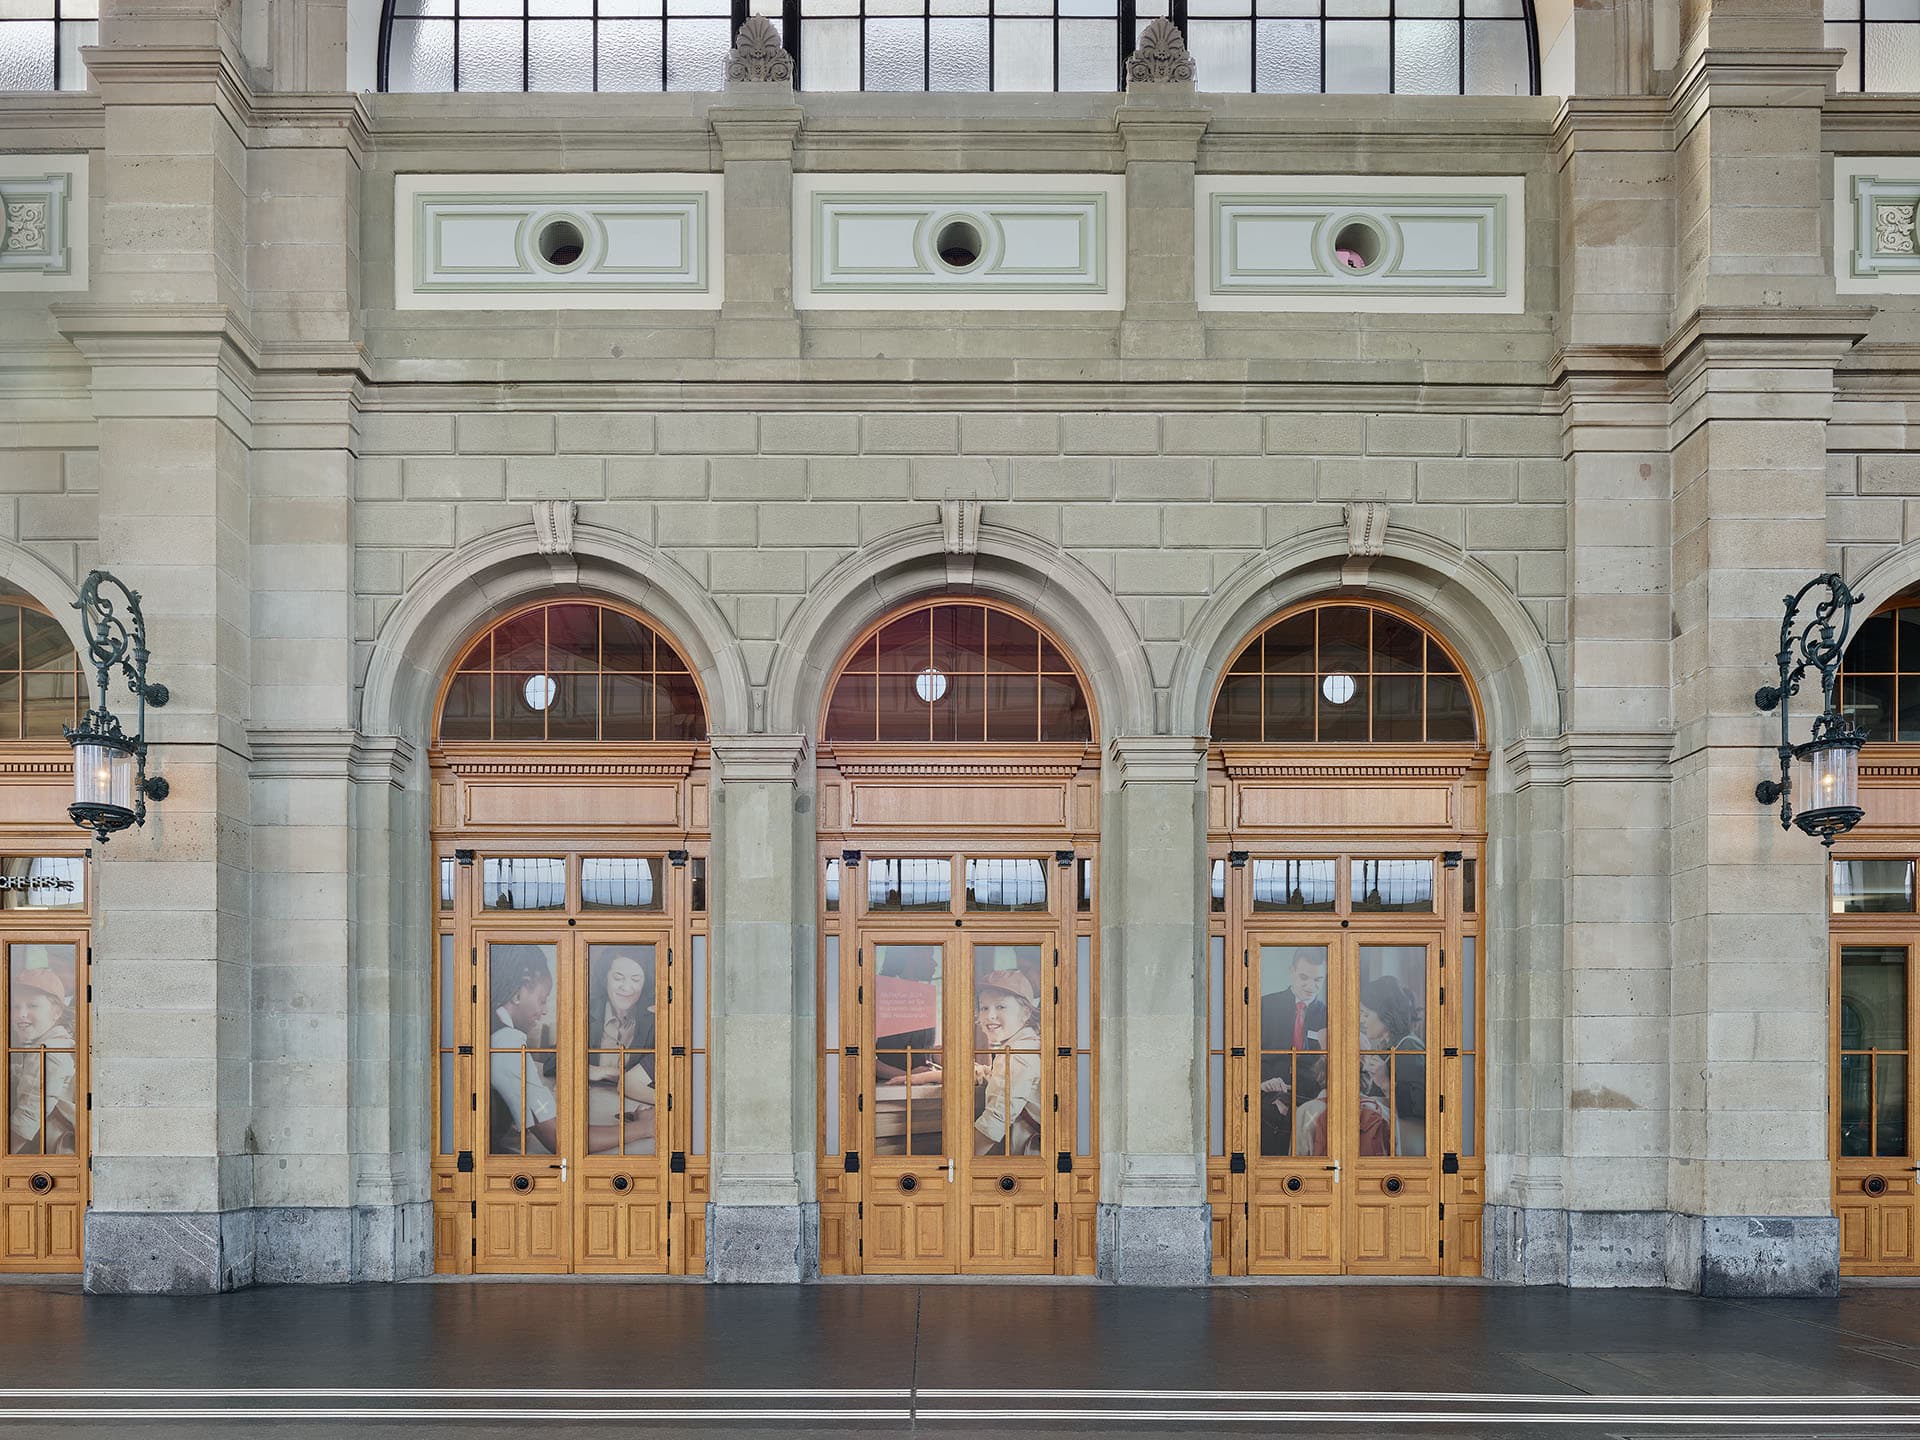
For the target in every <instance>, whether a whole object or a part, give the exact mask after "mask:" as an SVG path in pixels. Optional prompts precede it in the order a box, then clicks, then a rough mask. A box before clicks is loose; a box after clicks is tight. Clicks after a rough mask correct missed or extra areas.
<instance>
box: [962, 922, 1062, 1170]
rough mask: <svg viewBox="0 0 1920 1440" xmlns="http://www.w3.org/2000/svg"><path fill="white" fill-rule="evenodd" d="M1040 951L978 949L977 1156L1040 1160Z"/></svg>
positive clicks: (1034, 948)
mask: <svg viewBox="0 0 1920 1440" xmlns="http://www.w3.org/2000/svg"><path fill="white" fill-rule="evenodd" d="M1040 957H1041V947H1040V946H1038V945H975V946H974V947H973V977H972V978H973V1005H974V1028H973V1043H974V1054H973V1136H972V1144H973V1153H974V1154H975V1155H1038V1154H1040V1152H1041V1148H1042V1147H1041V1143H1040V1136H1041V1130H1042V1117H1043V1116H1044V1114H1045V1109H1044V1101H1043V1099H1042V1090H1043V1088H1044V1087H1043V1078H1044V1077H1043V1075H1042V1065H1041V1057H1042V1055H1043V1053H1044V1052H1043V1051H1042V1049H1041V1039H1040V1032H1041V1002H1040Z"/></svg>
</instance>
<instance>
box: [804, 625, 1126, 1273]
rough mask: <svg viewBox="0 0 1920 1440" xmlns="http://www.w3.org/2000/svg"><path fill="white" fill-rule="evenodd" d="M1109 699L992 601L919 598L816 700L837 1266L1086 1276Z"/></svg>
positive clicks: (852, 651) (830, 1245) (828, 1200)
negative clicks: (1099, 703) (820, 702)
mask: <svg viewBox="0 0 1920 1440" xmlns="http://www.w3.org/2000/svg"><path fill="white" fill-rule="evenodd" d="M1097 733H1098V728H1097V719H1096V716H1095V715H1094V713H1093V709H1092V705H1091V702H1090V700H1089V698H1088V688H1087V685H1086V681H1085V677H1084V676H1083V674H1082V673H1081V671H1080V669H1079V667H1078V665H1077V664H1076V662H1075V661H1074V659H1073V658H1072V657H1071V656H1070V655H1069V654H1068V652H1067V650H1066V648H1065V647H1064V646H1063V645H1062V644H1061V643H1060V642H1059V640H1058V639H1057V638H1056V637H1055V636H1053V635H1052V634H1050V633H1049V632H1048V631H1047V630H1046V629H1045V628H1044V627H1042V626H1040V625H1039V624H1037V623H1036V622H1035V621H1034V620H1032V619H1031V618H1029V617H1028V616H1026V615H1024V614H1021V613H1019V612H1017V611H1015V610H1013V609H1012V608H1010V607H1008V606H1005V605H1002V604H1000V603H998V602H995V601H989V600H980V599H973V598H958V597H943V598H939V599H931V600H925V601H921V602H917V603H914V604H910V605H907V606H905V607H903V608H901V609H898V610H895V611H894V612H893V613H891V614H889V615H888V616H886V617H885V618H884V619H882V620H880V621H879V622H878V623H876V624H874V625H872V626H870V627H869V628H868V629H867V630H866V631H865V632H863V633H862V634H861V635H860V636H859V637H858V639H857V640H855V642H854V643H853V644H852V645H851V646H850V647H849V648H848V650H847V652H846V654H845V655H844V656H843V657H842V659H841V661H840V664H839V667H838V669H837V671H836V672H835V675H834V678H833V680H832V683H831V684H830V685H829V687H828V690H827V698H826V703H825V707H824V712H823V714H822V717H821V729H820V735H821V743H820V747H819V760H818V765H819V770H818V776H817V795H818V801H819V836H820V851H819V886H820V889H819V914H820V932H821V951H820V992H819V1017H820V1018H819V1032H818V1033H819V1044H820V1052H819V1053H820V1057H821V1063H820V1067H819V1074H820V1087H821V1088H820V1093H819V1114H820V1125H819V1146H820V1176H819V1182H820V1189H819V1193H820V1233H821V1269H822V1271H823V1272H824V1273H827V1274H842V1275H853V1274H889V1273H891V1274H938V1273H968V1274H1038V1275H1048V1274H1091V1273H1092V1272H1093V1263H1094V1248H1093V1234H1094V1211H1095V1206H1096V1202H1097V1199H1098V1175H1097V1168H1096V1160H1095V1157H1096V1155H1097V1153H1098V1150H1097V1136H1096V1134H1095V1116H1096V1115H1097V1113H1098V1105H1097V1100H1096V1096H1095V1094H1094V1086H1095V1078H1094V1077H1095V1075H1096V1073H1097V1069H1098V1066H1097V1064H1096V1055H1097V1046H1098V1036H1097V1034H1096V1032H1095V1017H1096V1016H1097V1014H1098V1013H1099V1008H1098V1003H1097V1002H1098V994H1097V987H1098V984H1099V979H1098V956H1097V953H1096V951H1097V944H1098V933H1099V932H1098V926H1097V913H1096V907H1097V903H1098V896H1097V894H1096V893H1095V881H1094V876H1095V873H1096V870H1097V868H1098V867H1097V865H1096V863H1095V861H1096V859H1097V856H1096V846H1097V841H1098V834H1099V813H1098V812H1099V751H1098V747H1097V745H1096V743H1095V737H1096V735H1097Z"/></svg>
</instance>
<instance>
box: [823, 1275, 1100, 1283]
mask: <svg viewBox="0 0 1920 1440" xmlns="http://www.w3.org/2000/svg"><path fill="white" fill-rule="evenodd" d="M817 1283H818V1284H821V1285H1108V1284H1111V1283H1112V1282H1110V1281H1107V1280H1102V1279H1101V1278H1100V1277H1099V1276H1098V1275H822V1276H821V1277H820V1279H819V1281H818V1282H817Z"/></svg>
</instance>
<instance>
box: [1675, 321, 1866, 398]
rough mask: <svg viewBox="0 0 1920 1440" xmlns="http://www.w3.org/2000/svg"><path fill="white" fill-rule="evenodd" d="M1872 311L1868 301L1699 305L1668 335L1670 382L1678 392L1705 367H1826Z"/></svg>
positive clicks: (1846, 348)
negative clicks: (1792, 304)
mask: <svg viewBox="0 0 1920 1440" xmlns="http://www.w3.org/2000/svg"><path fill="white" fill-rule="evenodd" d="M1875 313H1876V312H1875V309H1874V307H1873V306H1871V305H1828V306H1821V307H1818V308H1813V307H1808V306H1790V307H1788V306H1765V305H1756V306H1748V305H1702V306H1700V307H1699V308H1698V309H1696V310H1694V311H1693V313H1692V314H1690V315H1688V316H1687V317H1686V318H1685V319H1684V320H1682V321H1681V323H1680V325H1679V326H1678V328H1676V329H1675V330H1674V332H1673V334H1672V335H1670V336H1669V337H1668V338H1667V342H1666V345H1665V347H1664V356H1665V361H1666V368H1667V371H1668V375H1669V377H1670V378H1669V382H1668V383H1669V384H1670V385H1671V387H1672V388H1673V389H1674V391H1675V392H1676V393H1677V392H1678V391H1679V390H1680V389H1681V387H1682V385H1683V384H1684V382H1685V380H1686V379H1688V378H1690V377H1691V375H1692V373H1693V372H1694V371H1696V370H1697V369H1699V368H1700V367H1702V366H1705V365H1714V366H1733V367H1736V368H1742V367H1753V368H1762V369H1769V370H1779V369H1797V368H1806V369H1826V370H1830V369H1832V368H1833V367H1834V366H1836V365H1837V364H1839V363H1840V361H1841V360H1842V359H1843V358H1844V357H1845V356H1846V354H1847V352H1848V351H1849V350H1851V349H1852V348H1853V347H1854V346H1855V345H1856V344H1858V343H1859V341H1860V338H1861V337H1862V336H1864V335H1865V334H1866V333H1867V329H1868V327H1869V326H1870V325H1871V324H1872V323H1873V317H1874V315H1875Z"/></svg>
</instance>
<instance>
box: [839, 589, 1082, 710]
mask: <svg viewBox="0 0 1920 1440" xmlns="http://www.w3.org/2000/svg"><path fill="white" fill-rule="evenodd" d="M822 729H823V734H824V737H825V739H826V741H827V743H828V744H830V745H831V744H849V743H858V742H861V741H909V742H911V741H921V742H925V743H927V744H976V743H978V744H1021V743H1035V744H1037V743H1045V742H1052V741H1059V742H1067V743H1071V742H1075V741H1085V740H1090V739H1092V738H1093V715H1092V711H1091V709H1090V707H1089V706H1088V704H1087V691H1086V686H1085V685H1083V684H1082V683H1081V680H1080V675H1079V672H1078V671H1077V670H1076V669H1075V668H1074V665H1073V662H1072V661H1070V660H1069V659H1068V658H1067V656H1066V652H1065V651H1064V650H1062V649H1061V648H1060V646H1059V645H1058V644H1056V643H1055V641H1054V640H1053V639H1052V637H1051V636H1049V635H1048V634H1047V633H1046V632H1045V631H1044V630H1042V629H1040V628H1039V626H1037V625H1035V624H1034V623H1033V622H1032V621H1030V620H1027V619H1025V618H1024V617H1022V616H1020V615H1016V614H1014V613H1013V612H1012V611H1010V610H1003V609H1001V608H1000V607H999V606H997V605H989V604H985V603H983V602H981V601H978V600H934V601H929V602H926V603H923V604H919V605H915V606H913V607H912V608H910V609H907V610H904V611H899V612H896V613H895V614H893V615H891V616H889V617H888V618H887V619H885V620H883V621H881V622H880V623H879V624H878V625H876V626H874V628H873V629H871V630H869V631H868V632H867V633H866V634H865V635H863V636H862V637H861V638H860V640H859V642H858V643H857V644H855V645H854V646H853V648H852V650H851V651H850V652H849V654H848V657H847V659H846V660H845V662H844V663H843V664H842V665H841V667H840V673H839V675H838V676H836V677H835V679H834V682H833V689H832V691H831V692H830V693H829V696H828V699H827V714H826V721H825V724H824V726H823V727H822Z"/></svg>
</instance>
